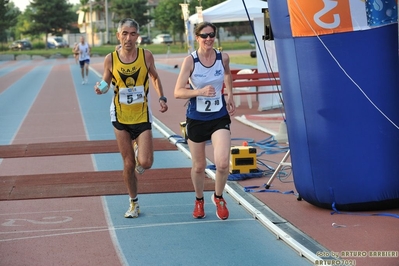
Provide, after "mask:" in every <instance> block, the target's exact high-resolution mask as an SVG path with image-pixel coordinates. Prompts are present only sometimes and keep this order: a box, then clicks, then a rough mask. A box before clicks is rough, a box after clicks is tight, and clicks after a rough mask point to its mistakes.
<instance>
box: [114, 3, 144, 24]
mask: <svg viewBox="0 0 399 266" xmlns="http://www.w3.org/2000/svg"><path fill="white" fill-rule="evenodd" d="M111 11H112V12H114V14H115V17H114V20H113V21H114V22H119V21H120V20H121V19H124V18H132V19H134V20H135V21H137V22H138V23H139V25H140V26H144V25H147V24H148V23H149V22H150V20H151V17H150V16H149V15H148V5H147V0H112V1H111Z"/></svg>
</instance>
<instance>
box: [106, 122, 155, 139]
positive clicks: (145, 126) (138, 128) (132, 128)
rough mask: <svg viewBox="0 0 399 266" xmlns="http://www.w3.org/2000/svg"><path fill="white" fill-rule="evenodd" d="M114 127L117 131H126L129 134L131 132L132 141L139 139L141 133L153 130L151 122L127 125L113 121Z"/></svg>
mask: <svg viewBox="0 0 399 266" xmlns="http://www.w3.org/2000/svg"><path fill="white" fill-rule="evenodd" d="M112 125H113V126H114V128H116V129H117V130H126V131H127V132H129V134H130V138H131V139H132V140H135V139H137V138H138V136H139V135H140V134H141V133H143V132H144V131H146V130H151V129H152V126H151V123H149V122H145V123H140V124H133V125H126V124H121V123H119V122H118V121H113V122H112Z"/></svg>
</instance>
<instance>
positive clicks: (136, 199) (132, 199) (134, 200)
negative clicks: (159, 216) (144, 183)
mask: <svg viewBox="0 0 399 266" xmlns="http://www.w3.org/2000/svg"><path fill="white" fill-rule="evenodd" d="M138 200H139V198H138V197H137V196H136V197H135V198H130V201H133V202H137V201H138Z"/></svg>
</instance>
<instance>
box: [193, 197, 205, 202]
mask: <svg viewBox="0 0 399 266" xmlns="http://www.w3.org/2000/svg"><path fill="white" fill-rule="evenodd" d="M195 199H196V200H202V201H203V200H204V197H202V198H197V197H195Z"/></svg>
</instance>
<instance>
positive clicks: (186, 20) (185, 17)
mask: <svg viewBox="0 0 399 266" xmlns="http://www.w3.org/2000/svg"><path fill="white" fill-rule="evenodd" d="M189 2H190V0H184V4H180V6H181V10H182V13H183V20H184V29H185V32H186V43H187V51H188V54H190V53H191V45H190V38H189V27H188V23H189V17H190V10H188V6H189Z"/></svg>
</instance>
